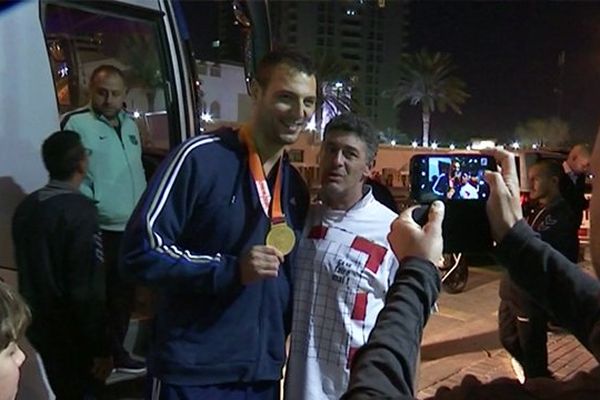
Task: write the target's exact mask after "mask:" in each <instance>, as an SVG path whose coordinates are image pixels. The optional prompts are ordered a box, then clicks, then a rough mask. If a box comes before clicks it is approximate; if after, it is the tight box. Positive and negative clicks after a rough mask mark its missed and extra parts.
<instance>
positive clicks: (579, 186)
mask: <svg viewBox="0 0 600 400" xmlns="http://www.w3.org/2000/svg"><path fill="white" fill-rule="evenodd" d="M563 169H564V171H565V175H564V176H563V177H562V179H561V180H560V193H561V194H562V196H563V197H564V199H565V200H566V201H567V203H568V204H569V206H571V210H572V211H573V214H575V218H576V219H575V221H576V222H577V226H579V225H581V220H582V219H583V211H584V210H586V209H587V208H588V207H589V202H588V200H587V199H586V198H585V176H586V174H587V173H588V172H589V169H590V150H589V148H588V147H587V145H585V144H577V145H575V146H573V148H572V149H571V151H570V152H569V156H568V157H567V159H566V160H565V161H564V162H563Z"/></svg>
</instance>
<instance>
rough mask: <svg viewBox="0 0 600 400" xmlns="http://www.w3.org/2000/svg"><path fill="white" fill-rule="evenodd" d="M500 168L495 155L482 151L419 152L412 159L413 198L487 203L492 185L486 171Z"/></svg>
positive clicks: (426, 200)
mask: <svg viewBox="0 0 600 400" xmlns="http://www.w3.org/2000/svg"><path fill="white" fill-rule="evenodd" d="M486 169H487V170H492V171H495V170H496V161H495V160H494V158H493V157H490V156H486V155H482V154H448V155H440V154H418V155H415V156H413V157H412V158H411V160H410V180H411V197H412V198H413V199H414V200H416V201H417V202H418V203H431V202H433V201H434V200H443V201H445V202H455V201H468V202H471V201H479V202H485V200H487V198H488V196H489V194H490V188H489V186H488V184H487V182H486V181H485V180H484V179H483V177H484V172H485V170H486Z"/></svg>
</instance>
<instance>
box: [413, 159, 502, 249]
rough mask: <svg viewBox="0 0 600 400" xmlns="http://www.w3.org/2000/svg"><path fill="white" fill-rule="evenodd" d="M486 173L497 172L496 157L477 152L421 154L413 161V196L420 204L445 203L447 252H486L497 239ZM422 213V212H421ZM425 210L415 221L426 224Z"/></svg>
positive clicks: (444, 235)
mask: <svg viewBox="0 0 600 400" xmlns="http://www.w3.org/2000/svg"><path fill="white" fill-rule="evenodd" d="M486 170H492V171H496V161H495V159H494V158H493V157H491V156H488V155H482V154H475V153H470V154H467V153H456V154H439V153H435V154H418V155H415V156H413V157H412V158H411V161H410V181H411V197H412V198H413V199H414V200H416V201H417V202H418V203H419V204H430V203H432V202H433V201H435V200H442V201H443V202H444V203H445V204H446V213H445V217H444V222H443V226H442V229H443V238H444V252H447V253H448V252H453V253H461V252H485V251H488V250H490V249H491V248H492V246H493V240H492V237H491V233H490V228H489V223H488V219H487V214H486V210H485V205H486V202H487V199H488V197H489V195H490V188H489V185H488V183H487V182H486V181H485V180H484V175H485V171H486ZM417 210H418V211H417ZM424 215H426V214H425V212H424V210H422V209H420V208H418V209H416V210H415V212H414V213H413V218H414V219H415V221H418V223H422V222H423V221H422V217H423V216H424Z"/></svg>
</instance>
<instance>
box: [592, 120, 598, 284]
mask: <svg viewBox="0 0 600 400" xmlns="http://www.w3.org/2000/svg"><path fill="white" fill-rule="evenodd" d="M590 172H591V173H592V175H593V176H594V177H595V176H598V174H600V129H598V133H597V135H596V144H595V145H594V152H593V153H592V159H591V169H590ZM597 179H598V178H594V180H597ZM592 189H593V192H592V199H591V200H590V237H596V238H597V237H600V185H598V184H596V185H595V186H592ZM590 250H591V252H592V263H593V264H594V270H595V271H596V276H600V246H590Z"/></svg>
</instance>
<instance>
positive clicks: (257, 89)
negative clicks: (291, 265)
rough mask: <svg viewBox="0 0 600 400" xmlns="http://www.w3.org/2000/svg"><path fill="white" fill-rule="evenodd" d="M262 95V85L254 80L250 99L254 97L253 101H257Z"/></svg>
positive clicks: (251, 84) (251, 83)
mask: <svg viewBox="0 0 600 400" xmlns="http://www.w3.org/2000/svg"><path fill="white" fill-rule="evenodd" d="M261 95H262V87H261V86H260V83H258V81H257V80H256V79H252V82H250V97H252V100H253V101H257V100H258V99H259V98H260V96H261Z"/></svg>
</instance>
